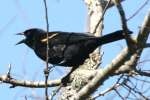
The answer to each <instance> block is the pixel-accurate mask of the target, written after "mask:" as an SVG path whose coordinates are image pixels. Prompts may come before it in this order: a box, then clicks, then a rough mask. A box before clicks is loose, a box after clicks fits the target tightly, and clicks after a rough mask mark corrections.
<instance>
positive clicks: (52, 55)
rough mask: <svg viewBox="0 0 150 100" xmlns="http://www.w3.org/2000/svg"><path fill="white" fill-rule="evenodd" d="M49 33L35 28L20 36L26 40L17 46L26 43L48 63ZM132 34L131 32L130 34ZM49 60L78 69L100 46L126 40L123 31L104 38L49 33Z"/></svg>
mask: <svg viewBox="0 0 150 100" xmlns="http://www.w3.org/2000/svg"><path fill="white" fill-rule="evenodd" d="M46 33H47V32H46V31H44V30H41V29H37V28H33V29H29V30H26V31H24V32H22V33H18V35H24V36H25V37H26V38H25V39H23V40H22V41H20V42H18V43H17V44H21V43H25V44H26V45H27V46H29V47H30V48H32V49H33V50H34V52H35V53H36V55H37V56H38V57H39V58H41V59H42V60H44V61H46V48H47V46H46V45H47V34H46ZM130 33H132V32H131V31H129V32H128V34H130ZM48 35H49V37H48V39H49V40H48V41H49V60H48V62H49V63H51V64H54V65H60V66H69V67H73V69H76V68H77V67H78V66H79V65H81V64H83V63H84V61H85V59H87V58H88V57H89V54H90V53H92V52H93V51H94V50H95V49H96V48H97V47H98V46H101V45H103V44H106V43H110V42H114V41H117V40H121V39H124V38H125V37H124V35H123V31H122V30H119V31H115V32H112V33H110V34H107V35H104V36H102V37H95V36H92V35H89V34H83V33H74V32H61V31H55V32H49V33H48Z"/></svg>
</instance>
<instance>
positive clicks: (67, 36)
mask: <svg viewBox="0 0 150 100" xmlns="http://www.w3.org/2000/svg"><path fill="white" fill-rule="evenodd" d="M94 38H96V37H95V36H93V35H88V34H84V33H74V32H51V33H50V35H49V37H48V40H49V43H51V44H55V45H56V44H59V45H60V44H74V43H77V42H81V41H85V40H88V39H94ZM41 42H42V43H47V37H45V38H43V39H42V40H41Z"/></svg>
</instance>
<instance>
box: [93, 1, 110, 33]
mask: <svg viewBox="0 0 150 100" xmlns="http://www.w3.org/2000/svg"><path fill="white" fill-rule="evenodd" d="M110 3H111V0H109V1H108V3H107V5H106V6H105V8H104V10H103V13H102V17H101V18H100V20H99V21H98V22H97V24H96V26H95V29H94V31H93V33H96V30H97V28H98V26H99V24H100V22H101V21H102V20H103V18H104V15H105V12H106V10H107V8H108V7H109V4H110Z"/></svg>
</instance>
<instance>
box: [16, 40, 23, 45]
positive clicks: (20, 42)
mask: <svg viewBox="0 0 150 100" xmlns="http://www.w3.org/2000/svg"><path fill="white" fill-rule="evenodd" d="M22 43H25V39H23V40H21V41H19V42H18V43H16V45H18V44H22Z"/></svg>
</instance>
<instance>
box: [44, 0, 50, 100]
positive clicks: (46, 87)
mask: <svg viewBox="0 0 150 100" xmlns="http://www.w3.org/2000/svg"><path fill="white" fill-rule="evenodd" d="M43 2H44V7H45V19H46V28H47V49H46V69H45V70H44V74H45V98H46V100H49V98H48V77H49V70H50V69H49V68H48V60H49V36H48V32H49V22H48V9H47V3H46V0H43Z"/></svg>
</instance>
